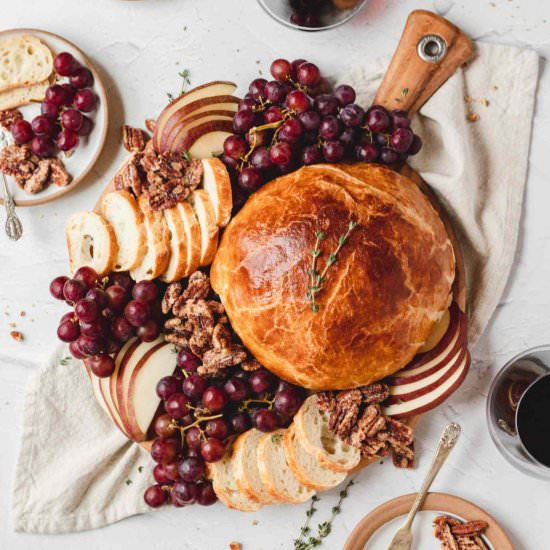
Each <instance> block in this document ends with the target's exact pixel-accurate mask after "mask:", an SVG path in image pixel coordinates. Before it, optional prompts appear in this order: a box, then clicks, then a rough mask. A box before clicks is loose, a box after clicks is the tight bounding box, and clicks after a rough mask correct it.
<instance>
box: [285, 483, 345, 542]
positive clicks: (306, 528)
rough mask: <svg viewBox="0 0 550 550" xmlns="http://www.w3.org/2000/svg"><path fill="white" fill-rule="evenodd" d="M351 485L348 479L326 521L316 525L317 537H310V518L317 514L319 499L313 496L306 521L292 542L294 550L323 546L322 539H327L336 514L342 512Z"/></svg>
mask: <svg viewBox="0 0 550 550" xmlns="http://www.w3.org/2000/svg"><path fill="white" fill-rule="evenodd" d="M352 485H353V479H350V480H349V481H348V483H347V484H346V486H345V487H344V488H343V489H342V490H341V491H340V494H339V497H338V502H337V503H336V505H335V506H333V507H332V510H331V515H330V517H329V519H328V520H327V521H323V522H321V523H319V524H318V525H317V535H316V536H313V535H310V533H311V527H310V524H311V518H312V516H313V515H314V514H315V512H317V508H316V507H315V503H316V502H318V501H319V500H320V499H319V497H317V496H313V498H312V499H311V504H310V505H309V509H308V511H307V512H306V520H305V522H304V524H303V525H302V527H301V528H300V536H299V537H298V538H297V539H295V540H294V550H311V549H312V548H316V547H318V546H321V544H323V539H324V538H326V537H328V536H329V535H330V533H331V531H332V524H333V522H334V519H335V518H336V516H337V515H338V514H340V513H341V512H342V502H343V501H344V499H345V498H346V497H347V496H348V489H349V488H350V487H351V486H352Z"/></svg>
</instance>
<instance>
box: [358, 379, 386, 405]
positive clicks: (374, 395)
mask: <svg viewBox="0 0 550 550" xmlns="http://www.w3.org/2000/svg"><path fill="white" fill-rule="evenodd" d="M358 389H359V391H360V392H361V393H362V394H363V400H364V402H365V404H367V405H370V404H373V403H382V402H383V401H385V400H386V399H387V398H388V397H389V395H390V388H389V387H388V386H387V385H386V384H381V383H376V384H370V385H369V386H363V387H361V388H358Z"/></svg>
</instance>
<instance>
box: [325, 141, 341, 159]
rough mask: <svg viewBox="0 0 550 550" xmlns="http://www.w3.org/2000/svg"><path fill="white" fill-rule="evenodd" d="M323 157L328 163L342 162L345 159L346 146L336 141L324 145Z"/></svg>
mask: <svg viewBox="0 0 550 550" xmlns="http://www.w3.org/2000/svg"><path fill="white" fill-rule="evenodd" d="M322 151H323V157H324V158H325V160H326V161H327V162H340V161H341V160H342V159H343V158H344V154H345V149H344V146H343V145H342V144H341V143H340V142H339V141H336V140H330V141H327V142H326V143H324V144H323V147H322Z"/></svg>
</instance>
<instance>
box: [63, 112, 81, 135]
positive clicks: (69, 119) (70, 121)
mask: <svg viewBox="0 0 550 550" xmlns="http://www.w3.org/2000/svg"><path fill="white" fill-rule="evenodd" d="M83 123H84V115H83V114H82V113H81V112H80V111H77V110H76V109H66V110H65V111H63V113H61V124H62V126H63V127H64V128H67V130H71V131H73V132H78V131H79V130H80V128H82V124H83Z"/></svg>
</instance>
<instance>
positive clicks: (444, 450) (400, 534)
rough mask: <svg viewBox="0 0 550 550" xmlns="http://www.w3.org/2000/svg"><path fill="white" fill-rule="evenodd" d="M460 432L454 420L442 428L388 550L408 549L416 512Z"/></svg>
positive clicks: (411, 538)
mask: <svg viewBox="0 0 550 550" xmlns="http://www.w3.org/2000/svg"><path fill="white" fill-rule="evenodd" d="M460 432H461V428H460V425H458V424H455V423H454V422H452V423H451V424H448V425H447V427H446V428H445V429H444V430H443V433H442V434H441V437H440V439H439V444H438V445H437V450H436V452H435V456H434V458H433V461H432V464H431V466H430V469H429V470H428V473H427V474H426V478H425V479H424V482H423V483H422V487H421V488H420V491H418V494H417V495H416V499H415V501H414V503H413V505H412V508H411V510H410V512H409V515H408V516H407V519H406V521H405V525H403V527H401V529H399V531H397V533H395V536H394V537H393V540H392V541H391V544H390V546H389V548H388V550H410V548H411V545H412V540H413V536H412V531H411V527H412V524H413V521H414V518H415V516H416V513H417V512H418V510H420V508H421V507H422V504H424V500H425V499H426V495H427V494H428V491H429V490H430V487H431V485H432V483H433V480H434V479H435V476H436V475H437V474H438V473H439V470H440V469H441V466H443V463H444V462H445V460H446V459H447V457H448V456H449V454H450V452H451V451H452V450H453V447H454V446H455V443H456V442H457V440H458V436H459V435H460Z"/></svg>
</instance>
